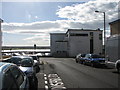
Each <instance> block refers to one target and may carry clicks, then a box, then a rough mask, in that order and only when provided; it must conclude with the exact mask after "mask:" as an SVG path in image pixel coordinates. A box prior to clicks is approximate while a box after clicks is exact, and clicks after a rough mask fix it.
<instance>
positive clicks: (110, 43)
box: [106, 35, 120, 62]
mask: <svg viewBox="0 0 120 90" xmlns="http://www.w3.org/2000/svg"><path fill="white" fill-rule="evenodd" d="M119 45H120V35H118V36H111V37H109V38H108V40H107V42H106V55H107V57H108V58H109V60H110V61H111V62H116V61H117V60H118V59H120V48H119Z"/></svg>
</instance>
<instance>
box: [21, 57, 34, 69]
mask: <svg viewBox="0 0 120 90" xmlns="http://www.w3.org/2000/svg"><path fill="white" fill-rule="evenodd" d="M21 66H23V67H31V66H33V62H32V59H30V58H23V60H22V61H21Z"/></svg>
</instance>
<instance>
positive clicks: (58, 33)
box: [50, 33, 66, 35]
mask: <svg viewBox="0 0 120 90" xmlns="http://www.w3.org/2000/svg"><path fill="white" fill-rule="evenodd" d="M50 34H54V35H64V34H66V33H50Z"/></svg>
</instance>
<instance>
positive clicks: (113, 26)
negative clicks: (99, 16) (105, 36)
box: [109, 19, 120, 35]
mask: <svg viewBox="0 0 120 90" xmlns="http://www.w3.org/2000/svg"><path fill="white" fill-rule="evenodd" d="M109 25H110V30H111V35H115V34H120V19H118V20H115V21H113V22H110V23H109Z"/></svg>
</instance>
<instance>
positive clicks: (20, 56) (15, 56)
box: [11, 56, 31, 58]
mask: <svg viewBox="0 0 120 90" xmlns="http://www.w3.org/2000/svg"><path fill="white" fill-rule="evenodd" d="M11 58H31V57H29V56H12V57H11Z"/></svg>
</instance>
